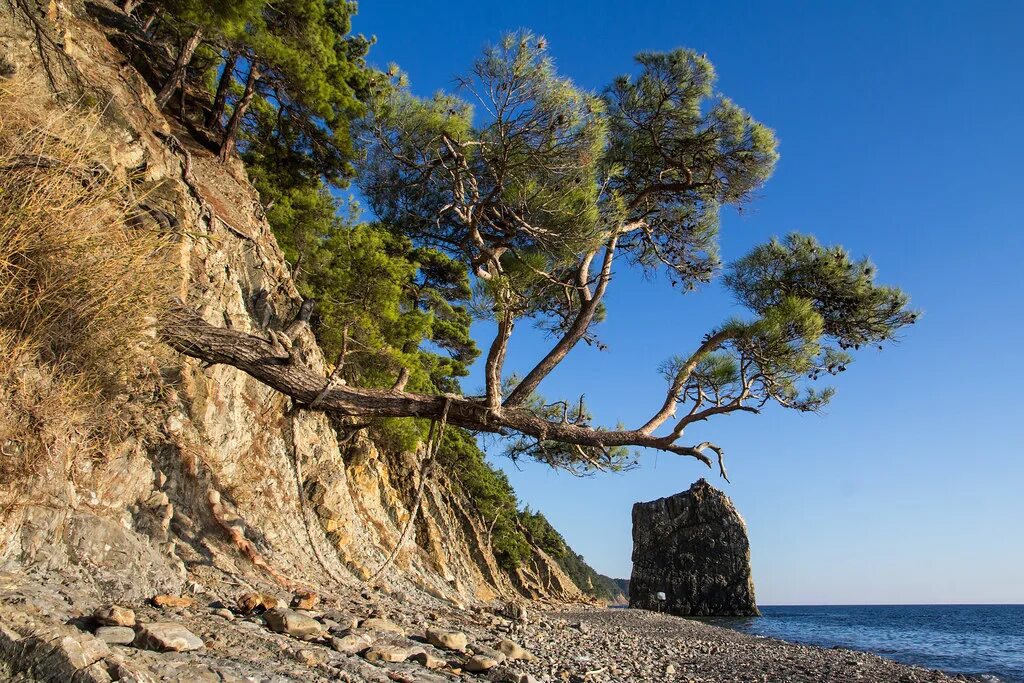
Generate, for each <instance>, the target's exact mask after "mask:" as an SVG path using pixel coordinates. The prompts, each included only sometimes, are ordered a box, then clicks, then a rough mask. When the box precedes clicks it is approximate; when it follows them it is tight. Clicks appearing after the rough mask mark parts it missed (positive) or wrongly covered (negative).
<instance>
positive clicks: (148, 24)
mask: <svg viewBox="0 0 1024 683" xmlns="http://www.w3.org/2000/svg"><path fill="white" fill-rule="evenodd" d="M163 11H164V8H163V7H157V8H156V9H155V10H153V13H152V14H150V15H149V18H148V19H146V23H144V24H143V25H142V30H143V31H145V32H146V33H149V29H151V28H153V22H154V21H156V18H157V17H159V16H160V14H161V13H163Z"/></svg>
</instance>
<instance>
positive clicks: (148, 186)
mask: <svg viewBox="0 0 1024 683" xmlns="http://www.w3.org/2000/svg"><path fill="white" fill-rule="evenodd" d="M139 31H140V29H139V26H138V24H137V23H136V22H134V21H133V20H131V19H129V18H127V17H126V16H125V15H124V14H123V13H122V12H121V11H120V9H119V8H118V7H116V6H115V5H114V4H112V3H108V2H90V3H81V2H76V1H73V2H49V3H37V2H36V1H35V0H12V1H11V2H5V3H2V4H0V58H2V66H3V68H2V69H0V77H2V78H3V80H2V81H0V86H2V87H8V88H10V87H13V86H12V85H11V84H12V83H17V84H19V85H18V87H19V88H20V90H19V93H21V96H19V97H18V98H16V99H14V100H12V99H8V101H7V102H6V103H5V105H4V109H5V112H6V113H5V114H4V116H5V120H4V126H5V129H6V130H8V131H10V130H11V129H12V128H11V126H12V125H13V124H12V122H13V120H14V118H15V117H19V120H18V125H19V126H22V127H23V128H25V129H26V130H28V129H36V130H44V131H46V135H47V136H51V137H56V138H59V136H60V135H61V133H60V131H61V130H62V129H61V127H60V126H61V125H65V124H66V119H67V118H68V117H69V116H71V117H76V116H78V114H74V113H72V114H68V113H67V112H69V111H72V112H74V111H78V109H75V108H76V107H78V108H81V107H86V106H87V107H90V108H91V109H92V110H93V111H96V112H98V113H97V114H96V119H95V121H94V122H93V123H92V124H90V125H89V127H88V131H86V132H85V134H86V135H87V136H88V138H89V141H90V142H89V145H88V150H87V153H88V154H89V155H92V156H93V157H94V158H91V159H88V162H89V164H91V166H90V168H96V169H100V170H101V173H102V175H103V177H110V178H120V179H122V180H124V179H127V180H124V182H126V183H128V186H130V188H131V192H133V193H134V196H135V197H136V198H137V204H136V205H134V206H133V207H132V210H133V213H132V220H133V224H134V225H136V227H138V228H139V229H148V230H151V231H154V232H159V233H160V234H161V235H162V236H163V238H166V239H165V240H164V242H163V243H162V244H163V246H162V250H161V252H160V253H161V258H162V259H164V264H165V265H166V266H167V268H166V270H164V271H162V274H161V277H165V278H167V281H168V283H169V287H170V288H171V289H173V290H174V291H173V294H174V295H175V296H177V297H179V298H181V299H183V300H185V301H186V302H188V303H189V304H190V305H191V306H193V307H195V308H196V309H197V310H199V311H200V312H201V313H202V315H203V316H204V317H205V318H206V319H207V320H208V321H210V322H214V323H216V324H217V325H221V326H229V327H232V328H233V329H236V330H243V331H247V332H252V333H254V334H264V335H265V334H268V333H269V331H270V330H273V329H281V327H282V326H283V325H284V324H286V323H287V322H288V321H290V320H292V319H293V317H294V316H295V313H296V311H297V309H298V307H299V304H300V298H299V296H298V293H297V291H296V289H295V287H294V285H293V283H292V280H291V278H290V275H289V271H288V267H287V264H286V263H285V261H284V258H283V256H282V254H281V251H280V249H279V248H278V246H277V244H276V242H275V240H274V237H273V235H272V234H271V232H270V229H269V227H268V225H267V222H266V220H265V217H264V214H263V210H262V208H261V204H260V200H259V197H258V196H257V194H256V193H255V191H254V190H253V189H252V187H251V186H250V184H249V183H248V181H247V179H246V175H245V170H244V168H243V167H242V166H241V164H240V163H238V162H237V161H235V162H231V163H228V164H221V163H219V162H218V161H217V159H216V158H215V156H214V154H212V153H211V152H210V151H209V150H208V149H207V148H206V147H204V146H203V145H202V144H200V143H199V142H197V141H196V140H195V139H194V138H193V136H192V135H190V134H189V131H188V130H187V129H185V128H183V127H182V126H181V125H180V124H179V123H177V122H175V121H173V120H171V119H169V118H165V117H164V116H163V115H162V114H161V113H160V112H159V111H158V109H157V108H156V106H155V104H154V99H153V91H152V88H151V85H150V84H149V83H147V81H146V80H145V78H144V76H143V75H142V73H140V71H139V70H138V69H137V68H136V67H135V66H134V65H133V63H132V62H131V61H130V60H129V59H128V57H126V54H127V53H126V52H125V51H124V50H123V49H121V46H124V45H128V44H130V43H132V41H135V40H136V38H137V37H138V35H139ZM26 93H28V94H31V97H29V96H28V94H26ZM15 104H17V106H15ZM69 108H70V109H69ZM54 121H57V124H56V127H54V125H55V124H54ZM61 122H64V123H61ZM64 130H68V129H66V128H65V129H64ZM78 133H82V131H81V130H79V131H78ZM76 135H77V133H76ZM71 137H75V135H72V136H71ZM64 142H68V143H70V142H76V143H77V142H79V141H77V140H72V141H67V140H66V141H64ZM82 149H84V147H83V148H82ZM82 153H83V152H82V151H81V149H80V150H79V154H82ZM47 158H48V157H47ZM59 161H60V159H58V160H57V161H54V162H53V165H54V166H57V165H58V163H57V162H59ZM50 163H51V162H50V161H46V163H45V164H43V166H40V164H39V163H37V164H36V165H35V168H34V171H36V172H37V171H38V170H39V169H40V168H44V167H45V168H49V166H48V164H50ZM5 172H6V171H5ZM98 172H100V171H98ZM74 228H75V226H73V225H69V226H67V229H68V230H73V229H74ZM138 277H140V278H141V279H144V278H145V277H147V276H146V274H144V273H140V274H139V276H138ZM140 284H142V283H141V282H140ZM8 341H10V340H8ZM296 342H297V346H299V347H301V349H302V355H303V359H304V362H306V363H308V364H310V365H311V366H313V367H318V368H321V369H322V368H323V367H324V359H323V357H322V354H321V353H320V351H319V349H318V348H317V345H316V342H315V340H314V339H313V338H312V335H311V334H310V333H309V332H308V330H307V331H305V332H303V334H302V336H301V337H300V338H298V339H297V340H296ZM10 348H12V349H13V348H14V345H13V344H12V345H11V347H10ZM7 350H9V349H7ZM11 353H13V351H12V352H11ZM10 358H13V356H10ZM19 358H21V360H20V361H19V362H11V363H8V367H6V368H5V369H4V372H5V373H6V374H5V376H4V382H3V383H0V387H2V390H3V392H4V396H3V402H4V403H5V405H6V406H14V405H16V403H17V402H21V403H22V404H24V405H29V404H31V406H34V408H32V409H33V410H35V409H36V408H39V409H40V413H39V415H38V418H39V419H37V420H36V421H35V422H34V423H33V425H31V427H26V428H25V429H26V431H25V433H24V435H21V434H20V433H18V432H17V429H16V428H15V427H16V426H17V425H16V424H15V423H16V422H17V420H16V419H15V418H17V417H18V416H17V415H13V413H12V414H10V415H8V414H6V413H5V412H0V429H3V430H5V431H4V433H2V434H0V444H2V445H3V446H4V453H5V456H6V455H7V454H8V453H11V452H14V451H17V453H18V454H19V457H20V458H21V460H22V461H24V462H29V463H31V467H29V468H27V469H25V470H24V471H21V472H19V473H18V475H17V476H9V477H8V476H5V477H4V478H3V481H2V482H0V496H2V498H3V501H4V506H3V508H2V510H0V528H2V535H0V561H2V563H3V568H4V570H5V571H6V572H8V574H7V576H9V577H15V578H11V580H10V582H9V585H8V586H7V588H11V586H14V588H11V590H15V591H17V590H21V591H23V592H24V591H27V590H29V588H28V586H29V584H32V585H42V584H45V583H47V582H51V581H58V580H59V581H60V582H61V583H62V584H63V585H64V586H66V588H67V590H68V591H69V594H70V593H71V592H73V593H74V595H75V600H76V601H79V604H76V605H75V609H76V610H87V609H89V608H91V607H92V606H93V605H95V604H99V603H101V602H103V601H107V600H112V599H113V600H118V601H122V602H128V603H135V602H139V601H141V600H143V599H145V598H148V597H150V596H153V595H155V594H158V593H168V594H174V595H178V594H181V593H188V594H190V595H193V596H201V598H202V599H205V600H221V601H225V602H233V601H234V600H235V597H236V594H237V593H238V592H240V591H244V590H254V591H263V592H270V593H279V594H283V595H288V594H291V593H292V592H294V591H296V590H314V591H316V592H318V593H320V594H322V595H327V596H329V595H332V594H337V593H339V592H343V591H351V590H355V591H358V590H359V589H360V588H361V587H362V586H363V585H364V583H363V582H365V581H367V580H368V579H369V578H370V577H371V576H372V575H373V574H374V573H375V572H376V571H377V569H378V568H379V567H381V565H382V564H383V563H384V562H385V558H386V557H387V556H388V555H389V554H390V553H391V551H392V550H393V549H394V547H395V545H396V544H397V543H398V541H399V538H400V535H401V533H402V530H403V527H404V525H405V523H406V522H407V520H408V519H409V517H410V513H411V507H412V502H413V498H414V495H413V492H415V491H416V490H417V488H418V484H419V476H420V471H421V468H420V455H419V454H418V453H398V454H385V453H382V452H381V451H380V450H379V449H378V448H377V447H376V446H375V445H374V444H373V443H372V442H370V441H368V440H367V439H366V437H365V436H364V434H363V433H361V432H359V431H355V430H352V429H348V428H346V426H345V425H344V424H339V423H336V422H332V420H331V419H330V418H328V417H327V416H325V415H323V414H321V413H318V412H315V411H308V410H301V409H297V408H296V407H295V406H294V405H292V404H291V402H290V401H289V400H288V399H286V398H285V397H283V396H281V395H279V394H277V393H275V392H274V391H272V390H270V389H268V388H267V387H265V386H263V385H261V384H260V383H259V382H257V381H255V380H253V379H251V378H249V377H248V376H246V375H244V374H243V373H241V372H239V371H237V370H234V369H233V368H230V367H223V366H215V367H204V366H203V365H201V364H200V363H198V362H196V361H194V360H192V359H189V358H186V357H183V356H181V355H178V354H176V353H173V352H171V351H170V350H169V349H167V348H166V347H162V345H160V344H159V343H158V342H156V341H154V340H150V342H149V344H148V345H147V346H146V347H145V349H144V352H142V353H140V354H137V355H136V356H135V360H136V361H137V364H136V365H135V366H134V367H131V368H130V373H129V374H131V375H132V377H131V381H130V382H126V383H125V384H124V387H123V389H122V390H121V391H120V392H119V393H114V394H112V395H110V396H107V395H105V396H104V398H103V400H104V401H105V402H106V403H107V404H108V405H107V408H109V409H110V410H111V414H112V415H115V416H116V419H117V421H118V423H119V424H120V423H121V421H123V423H124V425H123V427H124V428H123V429H120V431H119V432H118V433H119V434H121V436H122V437H123V438H122V439H113V440H108V441H107V442H105V443H104V445H103V447H102V448H98V449H97V448H92V447H91V446H90V445H89V444H87V443H86V441H87V440H88V438H89V435H88V434H87V433H86V432H87V430H85V429H84V428H83V427H82V426H81V425H78V426H76V425H77V424H78V423H76V422H75V420H76V419H78V418H76V417H73V416H72V417H69V418H68V419H63V418H61V419H57V417H53V418H52V419H49V418H47V416H46V415H44V414H43V413H42V412H41V411H42V408H43V407H44V406H45V405H46V404H47V400H46V396H47V393H46V392H47V391H51V390H52V389H53V386H54V384H55V381H54V380H53V378H52V377H50V376H49V375H48V372H49V371H48V370H46V369H45V368H44V367H42V366H40V365H39V364H38V363H35V362H34V361H33V360H32V358H31V357H28V356H25V357H19ZM33 401H34V403H33ZM50 405H51V406H52V402H50ZM26 411H27V409H26ZM28 412H30V411H28ZM5 416H6V417H8V418H10V419H9V420H8V421H3V419H2V418H4V417H5ZM19 424H20V423H19ZM22 426H24V425H22ZM87 452H88V457H85V454H86V453H87ZM486 537H487V533H486V528H485V525H484V523H483V522H482V521H481V520H480V519H479V518H478V516H477V515H476V514H475V512H474V510H473V503H472V501H471V500H468V499H467V498H466V497H465V495H464V494H463V493H462V492H461V490H460V489H459V488H458V487H457V486H454V485H453V484H452V482H451V481H450V480H449V479H448V478H446V476H445V475H444V473H442V472H437V471H436V470H435V473H434V476H432V477H431V479H430V481H428V482H427V484H426V486H425V493H424V496H423V503H422V510H421V512H420V514H419V517H418V519H417V521H416V524H415V528H414V533H412V534H410V536H409V540H408V541H407V542H406V543H405V544H404V545H403V547H402V548H401V550H400V552H399V553H398V556H397V560H396V561H395V563H394V564H393V565H392V566H391V567H390V568H389V569H388V570H387V571H385V572H384V573H383V574H382V575H381V576H379V577H377V578H376V579H375V581H374V586H376V587H377V588H379V589H380V591H381V592H382V593H383V594H386V595H409V594H416V595H418V596H423V599H424V600H434V601H438V602H439V603H443V604H449V605H467V604H470V603H476V602H480V601H492V600H497V599H500V600H503V601H509V600H517V599H542V600H551V601H564V600H576V599H579V598H580V597H581V594H580V592H579V590H578V589H577V587H576V586H575V585H574V584H573V583H572V581H571V580H570V579H569V578H568V577H567V576H566V575H565V573H564V572H563V571H562V570H561V569H560V568H559V567H558V565H557V563H556V562H554V561H553V560H552V559H551V558H550V557H548V556H547V555H545V554H544V553H543V552H542V551H540V550H539V549H535V550H534V552H533V555H532V557H531V558H530V560H529V561H528V562H527V563H525V564H524V565H523V566H521V567H520V568H519V569H518V570H516V571H512V572H507V571H504V570H502V569H500V568H499V567H498V565H497V563H496V561H495V558H494V556H493V554H492V553H491V552H490V549H489V546H488V543H487V541H486Z"/></svg>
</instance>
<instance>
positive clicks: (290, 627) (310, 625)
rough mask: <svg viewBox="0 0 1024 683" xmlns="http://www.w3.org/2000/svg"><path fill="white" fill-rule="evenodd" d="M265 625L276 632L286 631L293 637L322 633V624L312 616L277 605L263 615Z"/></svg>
mask: <svg viewBox="0 0 1024 683" xmlns="http://www.w3.org/2000/svg"><path fill="white" fill-rule="evenodd" d="M263 618H264V619H266V620H267V627H268V628H269V629H270V630H271V631H276V632H277V633H286V634H288V635H290V636H292V637H294V638H305V637H308V636H318V635H320V634H321V633H323V625H321V623H320V622H319V621H317V620H316V619H314V618H313V617H307V616H306V615H305V614H299V613H298V612H296V611H295V610H290V609H284V608H282V607H277V608H275V609H272V610H269V611H267V613H266V614H264V615H263Z"/></svg>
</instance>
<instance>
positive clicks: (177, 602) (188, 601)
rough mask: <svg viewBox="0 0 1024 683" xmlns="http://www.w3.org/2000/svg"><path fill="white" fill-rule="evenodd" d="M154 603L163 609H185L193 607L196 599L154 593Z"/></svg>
mask: <svg viewBox="0 0 1024 683" xmlns="http://www.w3.org/2000/svg"><path fill="white" fill-rule="evenodd" d="M152 603H153V604H154V605H155V606H157V607H160V608H162V609H184V608H186V607H192V606H193V605H195V604H196V601H195V600H193V599H192V598H188V597H183V596H180V595H154V596H153V599H152Z"/></svg>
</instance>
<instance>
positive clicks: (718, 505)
mask: <svg viewBox="0 0 1024 683" xmlns="http://www.w3.org/2000/svg"><path fill="white" fill-rule="evenodd" d="M658 593H664V594H665V600H664V601H663V602H662V601H660V600H659V599H658ZM629 606H630V607H638V608H641V609H649V610H661V611H664V612H668V613H670V614H678V615H680V616H746V615H756V614H758V611H757V604H756V602H755V601H754V582H753V580H752V579H751V577H750V544H749V543H748V541H747V527H746V525H745V524H744V523H743V519H742V518H741V517H740V515H739V513H738V512H736V508H735V507H733V504H732V501H731V500H729V497H728V496H726V495H725V494H724V493H722V492H721V491H719V490H718V489H716V488H715V487H713V486H712V485H711V484H709V483H708V482H706V481H705V480H703V479H700V480H699V481H697V482H696V483H695V484H694V485H693V486H691V487H690V490H689V491H684V492H683V493H677V494H676V495H674V496H669V497H668V498H659V499H658V500H654V501H651V502H649V503H636V504H635V505H634V506H633V575H632V577H631V578H630V581H629Z"/></svg>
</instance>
